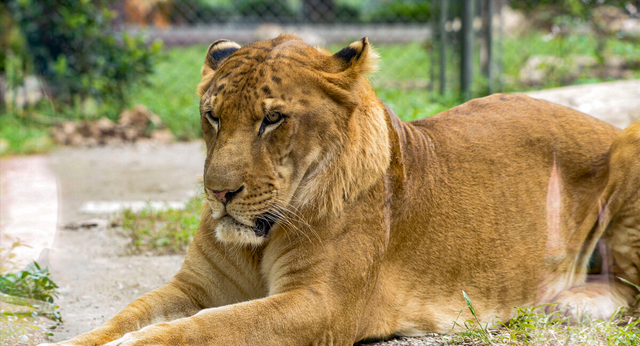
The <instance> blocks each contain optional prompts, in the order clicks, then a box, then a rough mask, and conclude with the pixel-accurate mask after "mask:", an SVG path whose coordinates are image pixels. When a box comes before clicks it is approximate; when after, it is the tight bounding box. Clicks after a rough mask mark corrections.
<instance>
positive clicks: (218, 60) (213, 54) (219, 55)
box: [202, 40, 240, 75]
mask: <svg viewBox="0 0 640 346" xmlns="http://www.w3.org/2000/svg"><path fill="white" fill-rule="evenodd" d="M238 49H240V45H239V44H237V43H235V42H233V41H229V40H217V41H215V42H213V43H212V44H211V45H210V46H209V49H207V55H206V56H205V58H204V67H203V68H202V75H205V74H206V72H208V71H205V70H206V69H207V68H209V69H210V70H213V71H215V70H217V69H218V68H219V67H220V65H222V63H223V62H224V61H225V60H227V58H228V57H229V56H230V55H231V54H233V53H235V52H236V51H237V50H238Z"/></svg>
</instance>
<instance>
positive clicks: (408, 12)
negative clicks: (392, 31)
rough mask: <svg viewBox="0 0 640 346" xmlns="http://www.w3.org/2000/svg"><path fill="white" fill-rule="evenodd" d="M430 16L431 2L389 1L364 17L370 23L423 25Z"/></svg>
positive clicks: (419, 0)
mask: <svg viewBox="0 0 640 346" xmlns="http://www.w3.org/2000/svg"><path fill="white" fill-rule="evenodd" d="M430 15H431V1H425V0H415V1H404V0H391V1H385V2H383V3H381V4H380V5H378V6H376V7H374V8H373V9H372V11H371V13H369V15H368V16H366V17H365V21H367V22H371V23H424V22H427V21H428V20H429V17H430Z"/></svg>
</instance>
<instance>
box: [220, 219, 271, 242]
mask: <svg viewBox="0 0 640 346" xmlns="http://www.w3.org/2000/svg"><path fill="white" fill-rule="evenodd" d="M216 237H218V239H219V240H220V241H222V242H226V243H236V244H247V245H254V246H258V245H261V244H263V243H264V242H265V241H266V240H267V237H260V236H257V235H256V234H255V232H254V231H253V227H249V226H247V225H244V224H241V223H239V222H238V221H236V220H234V219H233V218H232V217H231V216H225V217H223V218H221V219H220V220H218V225H217V226H216Z"/></svg>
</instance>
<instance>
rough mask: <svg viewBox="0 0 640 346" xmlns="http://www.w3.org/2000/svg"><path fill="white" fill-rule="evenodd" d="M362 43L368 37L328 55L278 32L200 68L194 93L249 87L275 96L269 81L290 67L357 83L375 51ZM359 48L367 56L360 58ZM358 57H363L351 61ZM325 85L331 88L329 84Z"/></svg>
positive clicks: (279, 79) (330, 80)
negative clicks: (210, 67) (214, 65)
mask: <svg viewBox="0 0 640 346" xmlns="http://www.w3.org/2000/svg"><path fill="white" fill-rule="evenodd" d="M366 46H368V41H367V40H366V38H364V39H362V40H360V41H356V42H354V43H352V44H351V45H349V46H348V47H346V48H344V49H343V50H341V51H340V52H338V53H336V54H335V55H332V54H331V53H330V52H329V51H327V50H326V49H323V48H317V47H312V46H310V45H308V44H307V43H305V42H304V41H302V40H301V39H300V38H299V37H297V36H295V35H289V34H284V35H280V36H278V37H277V38H275V39H273V40H268V41H260V42H256V43H252V44H249V45H247V46H245V47H242V48H240V49H239V50H237V51H236V52H235V53H233V54H232V55H231V56H229V58H228V59H227V60H226V61H224V62H223V63H221V64H220V67H219V68H218V69H217V70H216V71H208V72H206V73H205V70H203V79H202V82H201V83H200V85H199V86H198V94H199V95H200V96H201V97H203V96H204V95H205V94H208V95H207V97H209V96H213V97H216V96H218V95H221V96H226V95H230V94H235V93H238V92H246V91H247V90H251V92H252V93H253V94H254V96H255V97H257V96H258V95H257V93H259V92H262V93H264V94H265V96H266V97H278V96H281V95H272V94H271V92H272V90H271V89H272V88H270V87H269V84H276V85H280V84H281V83H282V82H283V79H284V78H286V77H287V73H298V72H292V71H308V72H310V74H311V75H312V76H313V78H315V79H320V80H321V81H322V82H323V83H322V84H324V82H327V83H329V84H333V85H336V86H338V87H340V88H342V89H345V88H350V87H351V86H354V85H357V84H359V83H358V81H357V79H358V78H359V77H363V76H364V74H366V73H368V72H371V71H373V70H374V69H375V63H376V61H377V55H376V54H375V52H373V51H372V50H369V49H366V50H365V49H364V48H365V47H366ZM363 52H364V53H365V54H367V55H368V56H366V57H365V58H364V59H361V55H362V54H363ZM359 59H360V60H363V61H359V63H354V61H356V60H359ZM346 70H349V71H346ZM347 72H348V73H347ZM325 87H328V88H329V89H331V86H328V85H325ZM207 97H203V100H204V99H206V98H207Z"/></svg>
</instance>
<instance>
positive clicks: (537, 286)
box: [59, 35, 640, 346]
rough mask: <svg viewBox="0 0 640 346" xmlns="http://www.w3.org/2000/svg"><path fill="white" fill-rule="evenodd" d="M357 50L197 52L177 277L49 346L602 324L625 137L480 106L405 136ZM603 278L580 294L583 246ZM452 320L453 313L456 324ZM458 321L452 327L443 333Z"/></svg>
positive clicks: (637, 166) (617, 226) (619, 210)
mask: <svg viewBox="0 0 640 346" xmlns="http://www.w3.org/2000/svg"><path fill="white" fill-rule="evenodd" d="M375 62H376V54H375V53H374V51H373V50H372V49H371V47H370V45H369V42H368V40H367V39H366V38H364V39H362V40H360V41H356V42H354V43H352V44H350V45H349V46H348V47H346V48H344V49H342V50H341V51H339V52H338V53H336V54H333V55H332V54H330V53H328V52H327V51H325V50H323V49H317V48H313V47H311V46H309V45H307V44H306V43H304V42H303V41H301V40H300V39H299V38H297V37H295V36H292V35H281V36H279V37H278V38H276V39H273V40H269V41H263V42H257V43H253V44H250V45H247V46H245V47H242V48H241V47H240V46H239V45H238V44H236V43H234V42H230V41H225V40H220V41H216V42H214V43H213V44H212V45H211V46H210V47H209V49H208V51H207V53H206V57H205V64H204V67H203V68H202V81H201V83H200V85H199V86H198V93H199V95H200V96H201V101H200V113H201V123H202V129H203V132H204V138H205V140H206V144H207V159H206V162H205V169H204V187H205V191H206V198H207V203H206V204H205V207H204V208H203V210H202V220H201V223H200V228H199V230H198V232H197V234H196V235H195V239H194V240H193V243H192V245H191V247H190V248H189V252H188V254H187V257H186V259H185V261H184V264H183V266H182V269H181V270H180V271H179V272H178V273H177V274H176V276H175V277H174V278H173V279H172V280H171V281H170V282H169V283H167V284H166V285H164V286H162V287H160V288H158V289H156V290H154V291H152V292H150V293H148V294H146V295H144V296H142V297H141V298H139V299H137V300H135V301H134V302H133V303H131V304H130V305H128V306H127V307H126V308H125V309H124V310H123V311H121V312H120V313H118V314H117V315H116V316H115V317H113V318H112V319H111V320H109V321H107V322H106V323H104V324H103V325H101V326H100V327H98V328H97V329H95V330H93V331H91V332H88V333H86V334H82V335H80V336H78V337H76V338H74V339H72V340H69V341H66V342H63V343H60V344H59V345H104V344H107V345H109V346H114V345H351V344H353V343H354V342H356V341H359V340H363V339H375V338H386V337H389V336H392V335H416V334H421V333H425V332H432V331H433V332H446V331H449V330H450V329H451V327H452V324H453V321H454V320H455V319H456V316H457V315H458V313H459V312H460V309H461V308H462V307H463V306H464V300H463V296H462V291H463V290H464V291H466V292H467V294H468V295H469V296H470V297H471V299H472V300H473V303H474V305H475V308H476V310H477V313H478V315H479V318H480V319H481V322H483V323H485V322H489V321H493V320H494V319H496V318H497V319H499V320H503V321H504V320H507V319H509V318H510V317H511V316H513V315H514V312H515V310H514V307H516V306H535V305H538V304H543V303H550V302H560V303H564V304H565V305H564V307H563V308H562V309H564V311H565V312H566V313H569V314H574V315H576V316H578V314H581V313H587V314H590V315H591V316H592V317H594V318H606V317H608V316H609V315H611V314H612V313H613V312H614V310H615V309H616V308H618V307H620V306H627V305H628V304H630V303H631V302H632V300H633V297H634V292H633V289H632V287H630V286H627V285H625V284H623V283H622V282H620V281H619V280H617V279H616V277H623V278H625V279H627V280H630V281H632V282H635V283H638V284H640V278H639V276H638V266H639V265H640V257H639V256H638V255H639V246H640V194H639V193H638V191H639V189H640V123H635V124H634V125H632V126H631V127H629V128H627V129H626V130H624V131H620V130H618V129H616V128H614V127H612V126H610V125H607V124H605V123H603V122H601V121H599V120H596V119H594V118H591V117H589V116H587V115H584V114H582V113H579V112H577V111H574V110H571V109H568V108H564V107H561V106H558V105H555V104H552V103H549V102H544V101H539V100H535V99H531V98H529V97H526V96H519V95H512V96H509V95H492V96H489V97H485V98H482V99H477V100H473V101H470V102H467V103H465V104H463V105H461V106H458V107H455V108H453V109H451V110H449V111H446V112H443V113H440V114H438V115H434V116H432V117H430V118H427V119H422V120H418V121H414V122H409V123H405V122H403V121H401V120H399V119H398V117H397V116H396V115H395V114H393V112H392V111H391V110H390V109H389V108H388V107H386V106H385V105H384V104H383V103H382V102H381V101H380V100H379V99H378V98H377V97H376V95H375V94H374V92H373V90H372V89H371V87H370V85H369V83H368V81H367V79H366V74H367V73H368V72H371V71H372V70H373V69H374V68H375ZM600 238H603V239H604V240H605V241H606V243H607V244H608V246H609V249H610V251H609V252H608V257H609V258H610V261H609V263H610V264H612V265H611V268H610V272H611V273H612V275H611V280H610V281H609V282H596V283H586V276H587V275H586V267H587V262H588V260H589V257H590V255H591V253H592V251H593V250H594V247H595V245H596V242H597V241H598V240H599V239H600ZM465 313H466V312H465ZM460 318H461V319H467V318H470V316H464V314H463V316H462V317H460Z"/></svg>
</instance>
